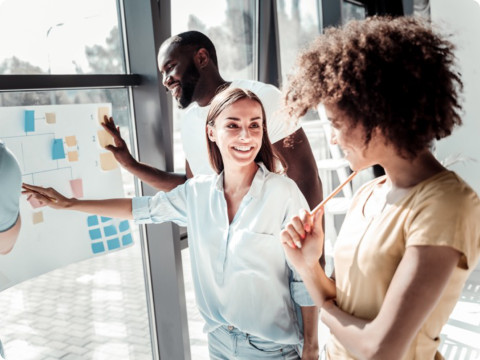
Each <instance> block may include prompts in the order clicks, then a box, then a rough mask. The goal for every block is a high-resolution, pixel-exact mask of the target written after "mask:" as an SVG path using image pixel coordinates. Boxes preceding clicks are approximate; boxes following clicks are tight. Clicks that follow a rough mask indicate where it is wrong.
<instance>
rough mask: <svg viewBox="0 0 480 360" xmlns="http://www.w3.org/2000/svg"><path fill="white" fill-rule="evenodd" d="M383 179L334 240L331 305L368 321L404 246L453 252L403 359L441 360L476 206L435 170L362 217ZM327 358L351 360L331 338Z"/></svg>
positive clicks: (462, 187)
mask: <svg viewBox="0 0 480 360" xmlns="http://www.w3.org/2000/svg"><path fill="white" fill-rule="evenodd" d="M384 179H385V178H384V177H382V178H378V179H375V180H373V181H371V182H370V183H368V184H366V185H365V186H364V187H363V188H361V189H360V190H359V191H358V193H357V194H356V196H355V198H354V200H353V203H352V206H351V208H350V210H349V212H348V214H347V216H346V218H345V222H344V224H343V226H342V229H341V231H340V234H339V236H338V239H337V243H336V245H335V253H334V264H335V278H336V287H337V303H338V306H339V307H340V308H341V309H342V310H344V311H346V312H348V313H350V314H352V315H354V316H357V317H360V318H363V319H368V320H373V319H374V318H375V317H376V316H377V314H378V313H379V311H380V307H381V306H382V303H383V300H384V298H385V295H386V293H387V290H388V287H389V285H390V282H391V280H392V278H393V275H394V274H395V271H396V269H397V267H398V265H399V263H400V261H401V260H402V257H403V254H404V253H405V249H406V248H407V247H408V246H413V245H438V246H450V247H453V248H454V249H456V250H458V251H460V252H461V253H462V257H461V260H460V262H459V264H458V266H457V267H456V268H455V270H454V272H453V274H452V276H451V278H450V281H449V282H448V284H447V286H446V288H445V291H444V292H443V294H442V296H441V298H440V301H439V302H438V305H437V306H436V307H435V308H434V310H433V311H432V313H431V314H430V316H429V317H428V318H427V320H426V322H425V323H424V324H423V326H422V328H421V329H420V331H419V333H418V334H417V336H416V337H415V338H414V340H413V341H412V344H411V346H410V348H409V350H408V352H407V355H406V356H405V358H404V359H409V360H410V359H419V360H420V359H421V360H428V359H442V356H441V355H440V353H438V352H437V348H438V346H439V344H440V339H439V335H440V332H441V329H442V327H443V325H444V324H445V323H446V322H447V320H448V318H449V316H450V313H451V312H452V310H453V308H454V306H455V304H456V302H457V300H458V298H459V296H460V293H461V291H462V288H463V285H464V283H465V281H466V279H467V277H468V275H469V274H470V272H471V271H472V270H473V269H474V268H475V265H476V263H477V261H478V258H479V254H480V199H479V198H478V196H477V194H476V193H475V192H474V191H473V190H472V189H471V188H470V187H469V186H468V185H467V184H466V183H465V182H464V181H463V180H462V179H461V178H459V177H458V176H457V175H456V174H455V173H453V172H450V171H443V172H441V173H439V174H436V175H434V176H432V177H431V178H429V179H427V180H425V181H423V182H421V183H419V184H417V185H416V186H414V187H413V188H412V189H411V190H410V191H409V192H408V194H407V195H406V196H405V197H404V198H403V199H401V200H400V201H398V202H397V203H395V204H393V205H390V206H388V207H386V208H385V209H384V210H383V212H381V213H380V214H378V215H376V216H373V217H370V218H367V217H365V216H364V213H363V209H364V205H365V202H366V200H367V199H368V198H369V196H371V194H372V191H373V189H374V187H375V185H377V184H378V183H380V182H381V181H383V180H384ZM327 357H328V358H329V359H335V360H336V359H354V357H353V356H351V355H350V354H349V353H348V352H347V350H346V349H345V348H344V347H343V346H342V344H341V343H340V342H339V341H338V340H337V339H336V338H335V337H334V336H333V335H332V336H331V338H330V340H329V342H328V344H327Z"/></svg>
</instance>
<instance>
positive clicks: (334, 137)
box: [330, 129, 337, 145]
mask: <svg viewBox="0 0 480 360" xmlns="http://www.w3.org/2000/svg"><path fill="white" fill-rule="evenodd" d="M330 144H332V145H337V135H336V134H335V131H334V130H333V129H332V132H331V133H330Z"/></svg>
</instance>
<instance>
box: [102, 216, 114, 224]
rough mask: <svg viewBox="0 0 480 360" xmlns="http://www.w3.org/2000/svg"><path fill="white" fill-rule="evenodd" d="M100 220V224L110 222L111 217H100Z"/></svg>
mask: <svg viewBox="0 0 480 360" xmlns="http://www.w3.org/2000/svg"><path fill="white" fill-rule="evenodd" d="M101 219H102V223H104V222H107V221H110V220H112V218H111V217H107V216H102V217H101Z"/></svg>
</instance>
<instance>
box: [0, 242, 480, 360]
mask: <svg viewBox="0 0 480 360" xmlns="http://www.w3.org/2000/svg"><path fill="white" fill-rule="evenodd" d="M183 260H184V274H185V277H186V279H185V282H186V289H187V294H186V297H187V308H188V309H187V310H188V315H189V332H190V338H191V352H192V358H193V359H194V360H207V359H208V351H207V347H206V345H207V343H206V337H205V335H204V334H203V333H202V326H203V322H202V319H201V317H200V315H199V314H198V312H197V311H196V307H195V299H194V295H193V291H192V283H191V277H190V276H189V273H190V269H189V259H188V252H184V254H183ZM143 294H144V283H143V273H142V264H141V256H140V251H139V247H138V245H136V246H133V247H130V248H128V249H124V250H122V251H118V252H116V253H113V254H109V255H105V256H101V257H98V258H94V259H92V260H87V261H83V262H81V263H77V264H72V265H70V266H68V267H65V268H63V269H59V270H56V271H53V272H50V273H48V274H45V275H42V276H40V277H37V278H35V279H32V280H29V281H26V282H24V283H22V284H19V285H17V286H15V287H13V288H10V289H8V290H6V291H4V292H2V293H0V338H1V339H2V340H3V342H4V345H5V349H6V353H7V359H8V360H47V359H48V360H58V359H62V360H66V359H68V360H83V359H86V360H88V359H94V360H113V359H115V360H150V359H151V358H152V356H151V351H150V342H149V338H150V334H149V329H148V319H147V312H146V307H145V296H144V295H143ZM322 332H323V336H322V339H324V338H325V336H326V333H327V331H326V330H325V328H322ZM441 352H442V353H443V354H444V355H445V356H446V358H447V359H449V360H454V359H459V360H474V359H480V269H477V270H476V271H475V272H474V273H473V275H472V276H471V277H470V279H469V280H468V282H467V285H466V287H465V290H464V292H463V294H462V297H461V299H460V301H459V302H458V305H457V307H456V308H455V310H454V312H453V314H452V316H451V318H450V320H449V322H448V324H447V325H446V326H445V328H444V331H443V333H442V346H441Z"/></svg>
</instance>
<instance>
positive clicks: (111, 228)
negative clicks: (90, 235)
mask: <svg viewBox="0 0 480 360" xmlns="http://www.w3.org/2000/svg"><path fill="white" fill-rule="evenodd" d="M103 232H104V233H105V236H112V235H116V234H117V229H116V228H115V226H113V225H109V226H105V227H104V228H103Z"/></svg>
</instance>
